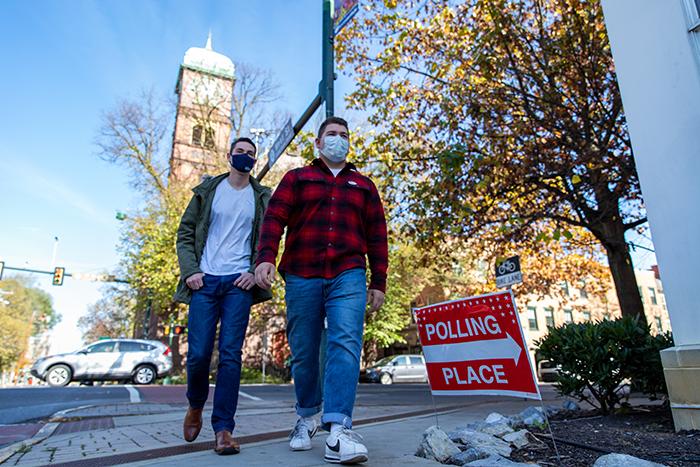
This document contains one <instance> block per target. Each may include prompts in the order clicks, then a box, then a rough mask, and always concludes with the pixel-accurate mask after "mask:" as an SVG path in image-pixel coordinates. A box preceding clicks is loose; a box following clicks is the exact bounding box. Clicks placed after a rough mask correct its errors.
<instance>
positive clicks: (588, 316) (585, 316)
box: [581, 311, 591, 321]
mask: <svg viewBox="0 0 700 467" xmlns="http://www.w3.org/2000/svg"><path fill="white" fill-rule="evenodd" d="M581 314H582V315H583V320H584V321H590V320H591V312H590V311H582V312H581Z"/></svg>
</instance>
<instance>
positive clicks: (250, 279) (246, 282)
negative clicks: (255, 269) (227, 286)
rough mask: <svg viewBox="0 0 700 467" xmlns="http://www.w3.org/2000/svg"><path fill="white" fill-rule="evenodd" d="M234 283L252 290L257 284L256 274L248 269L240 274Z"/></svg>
mask: <svg viewBox="0 0 700 467" xmlns="http://www.w3.org/2000/svg"><path fill="white" fill-rule="evenodd" d="M233 285H235V286H236V287H240V288H241V289H243V290H250V289H252V288H253V286H254V285H255V276H254V275H253V274H252V273H250V272H247V271H246V272H244V273H242V274H241V275H240V276H238V279H236V280H235V281H233Z"/></svg>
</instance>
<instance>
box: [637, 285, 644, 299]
mask: <svg viewBox="0 0 700 467" xmlns="http://www.w3.org/2000/svg"><path fill="white" fill-rule="evenodd" d="M637 289H639V296H640V297H641V299H642V301H644V293H643V292H642V286H641V285H638V286H637Z"/></svg>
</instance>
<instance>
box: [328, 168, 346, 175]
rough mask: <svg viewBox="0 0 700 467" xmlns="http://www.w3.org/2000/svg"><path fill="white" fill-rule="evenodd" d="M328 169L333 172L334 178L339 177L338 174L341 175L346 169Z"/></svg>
mask: <svg viewBox="0 0 700 467" xmlns="http://www.w3.org/2000/svg"><path fill="white" fill-rule="evenodd" d="M328 168H329V169H330V170H331V173H332V174H333V176H334V177H337V176H338V174H339V173H340V171H341V170H343V169H344V167H341V168H339V169H331V168H330V167H328Z"/></svg>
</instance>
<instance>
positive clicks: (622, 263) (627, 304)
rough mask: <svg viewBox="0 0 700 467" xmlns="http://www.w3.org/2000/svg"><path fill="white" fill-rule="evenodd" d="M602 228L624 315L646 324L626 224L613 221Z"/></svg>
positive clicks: (618, 298) (604, 244)
mask: <svg viewBox="0 0 700 467" xmlns="http://www.w3.org/2000/svg"><path fill="white" fill-rule="evenodd" d="M602 230H603V231H604V232H605V238H604V239H601V240H602V243H603V246H604V247H605V250H606V252H607V254H608V263H609V265H610V272H611V274H612V277H613V282H614V283H615V291H616V292H617V300H618V301H619V302H620V311H622V316H630V317H632V318H634V317H638V318H639V322H640V323H642V324H645V325H646V324H647V320H646V316H645V314H644V304H643V303H642V297H641V296H640V295H639V289H638V288H637V277H636V276H635V274H634V266H633V265H632V258H631V257H630V254H629V249H628V248H627V242H626V241H625V229H624V226H623V225H622V223H621V222H611V223H607V224H604V225H603V229H602Z"/></svg>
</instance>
